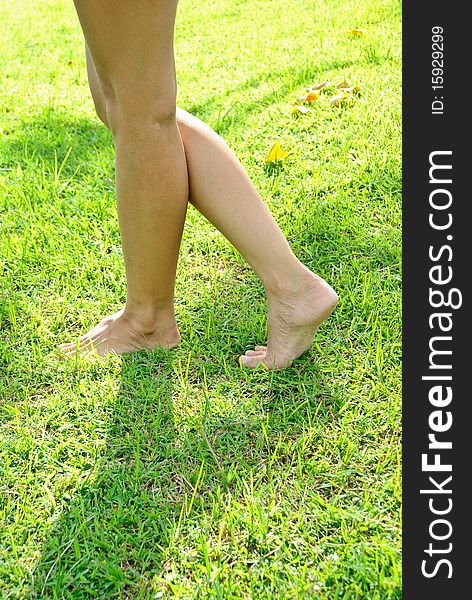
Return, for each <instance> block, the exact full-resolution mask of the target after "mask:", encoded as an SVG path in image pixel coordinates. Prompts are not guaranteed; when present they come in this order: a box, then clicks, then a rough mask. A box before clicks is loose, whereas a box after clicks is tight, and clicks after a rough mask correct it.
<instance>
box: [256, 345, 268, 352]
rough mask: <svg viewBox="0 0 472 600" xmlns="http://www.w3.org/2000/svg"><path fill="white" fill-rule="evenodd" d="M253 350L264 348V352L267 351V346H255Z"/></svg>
mask: <svg viewBox="0 0 472 600" xmlns="http://www.w3.org/2000/svg"><path fill="white" fill-rule="evenodd" d="M254 350H264V352H267V346H256V347H255V348H254Z"/></svg>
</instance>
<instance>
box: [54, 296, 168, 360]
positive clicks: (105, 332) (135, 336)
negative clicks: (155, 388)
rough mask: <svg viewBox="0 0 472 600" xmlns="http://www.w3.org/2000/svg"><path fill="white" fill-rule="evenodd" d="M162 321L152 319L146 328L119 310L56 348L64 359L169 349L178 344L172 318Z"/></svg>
mask: <svg viewBox="0 0 472 600" xmlns="http://www.w3.org/2000/svg"><path fill="white" fill-rule="evenodd" d="M162 321H163V322H159V321H158V320H157V321H154V320H153V322H152V325H150V323H149V322H146V321H145V320H144V319H140V318H138V317H130V316H129V315H127V314H126V313H125V309H124V308H122V309H121V310H119V311H118V312H117V313H115V314H113V315H111V316H109V317H105V319H103V320H102V321H100V323H99V324H98V325H96V326H95V327H94V328H93V329H91V330H90V331H89V332H88V333H87V334H86V335H84V336H82V337H81V338H79V340H78V341H75V342H70V343H68V344H61V345H60V346H59V348H60V350H61V351H62V352H63V353H64V354H65V355H66V356H71V357H73V356H75V355H76V353H77V352H79V353H80V354H84V353H89V352H93V353H95V352H96V353H97V354H98V355H99V356H105V355H106V354H125V353H128V352H135V351H136V350H142V349H153V348H157V347H162V348H173V347H174V346H177V344H178V343H179V342H180V334H179V330H178V329H177V325H176V323H175V319H174V318H173V316H172V317H170V318H169V317H167V318H166V319H165V320H164V319H163V320H162Z"/></svg>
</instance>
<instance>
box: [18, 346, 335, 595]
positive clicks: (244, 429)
mask: <svg viewBox="0 0 472 600" xmlns="http://www.w3.org/2000/svg"><path fill="white" fill-rule="evenodd" d="M184 371H185V368H184ZM205 373H208V377H207V376H206V375H205ZM232 373H234V375H233V379H234V378H235V377H237V373H238V370H237V369H233V370H232ZM202 374H203V377H202ZM227 376H228V373H227V372H226V371H225V370H224V369H223V368H222V367H219V366H215V365H213V366H209V368H208V369H206V368H205V367H204V366H203V367H202V366H200V367H197V373H194V374H192V373H190V374H187V375H186V374H185V373H183V372H182V371H181V366H180V364H176V358H175V357H174V356H173V353H170V354H169V353H166V352H160V351H158V352H155V353H153V354H150V353H146V352H141V353H137V354H135V355H133V356H125V357H122V369H121V383H120V388H119V390H118V392H117V394H116V396H115V398H114V399H113V403H112V404H111V405H110V413H111V414H110V418H109V421H108V423H107V430H106V436H105V439H106V441H105V444H104V446H103V448H102V449H101V450H100V451H99V454H100V457H99V458H98V460H97V462H96V463H95V464H94V465H90V475H88V476H87V477H86V478H85V479H84V481H83V483H82V484H81V485H80V487H79V489H77V491H76V492H75V493H74V494H73V497H72V498H71V500H70V502H69V503H68V504H66V505H65V506H64V508H63V511H62V513H61V516H60V517H59V519H58V521H57V522H56V523H55V524H54V526H53V527H52V529H51V530H50V531H49V532H48V533H47V539H46V540H45V543H44V545H43V549H42V552H41V557H40V559H39V562H38V563H37V564H36V566H35V567H34V569H33V571H32V585H31V588H30V597H31V598H103V599H109V598H110V599H111V598H137V597H149V596H148V595H147V594H149V593H150V591H151V589H156V588H157V587H158V586H161V589H166V588H165V584H164V587H162V585H163V584H162V578H165V577H166V575H167V574H168V573H169V572H170V571H171V570H172V569H173V568H174V561H175V567H176V569H177V570H180V572H181V574H183V573H182V570H183V569H185V568H187V569H190V570H191V569H192V568H195V569H196V572H198V571H199V567H198V565H199V564H200V565H201V564H205V558H204V555H203V554H202V555H197V556H196V555H195V545H196V544H197V548H198V537H199V535H204V534H205V529H206V530H207V532H208V530H210V529H211V530H213V532H214V531H215V529H216V530H217V529H218V527H219V522H220V519H221V517H222V514H223V512H224V504H225V502H226V501H225V500H224V498H225V497H226V499H228V497H231V491H232V489H233V486H234V485H235V486H236V490H237V491H236V492H235V493H236V495H237V496H238V495H240V494H241V488H243V487H244V483H243V482H244V481H247V480H249V478H250V473H254V472H257V471H258V469H259V470H260V469H261V467H262V466H263V465H265V464H266V463H267V462H268V461H269V459H270V455H271V452H273V450H274V448H275V447H276V445H277V443H280V440H281V439H283V438H284V437H289V436H292V437H293V435H294V433H295V432H294V428H293V425H294V419H293V417H290V416H287V412H286V410H287V409H286V406H283V404H284V399H283V397H282V396H283V394H284V393H287V377H286V375H283V374H281V375H280V376H276V378H275V381H274V382H272V383H274V384H275V385H274V386H273V387H272V386H271V382H270V380H267V381H266V384H265V385H267V386H268V387H269V388H271V387H272V391H271V390H270V389H269V390H267V389H266V390H265V391H266V401H267V400H268V401H269V402H270V407H268V409H269V411H270V413H271V420H273V422H274V424H273V426H272V427H268V426H267V422H266V421H265V419H264V418H262V416H261V415H257V414H254V413H252V414H251V412H252V411H251V410H248V411H241V410H239V409H235V412H231V411H230V412H229V413H228V414H224V415H223V416H222V415H221V414H220V415H218V414H216V412H215V411H214V407H213V406H212V405H211V404H210V403H207V404H206V406H205V410H204V411H203V414H201V415H199V417H197V418H196V419H194V420H193V423H194V425H193V426H190V427H188V428H186V429H185V430H184V429H183V428H182V427H177V426H176V421H177V419H176V418H175V412H176V410H179V411H181V410H189V408H191V405H192V403H193V399H192V397H186V398H182V397H179V396H178V394H181V393H182V389H184V388H185V386H182V377H184V378H185V377H188V378H189V380H193V382H194V384H198V381H199V380H200V379H202V381H200V385H201V387H202V388H206V389H207V390H210V391H211V390H214V389H216V388H217V387H218V384H219V382H220V381H221V380H222V379H224V378H225V377H227ZM277 377H279V378H280V383H281V385H280V390H279V389H278V387H279V386H278V385H277ZM240 379H241V380H242V381H241V383H242V384H244V377H243V376H240ZM295 380H296V379H295V378H293V381H292V383H291V384H290V385H293V386H294V388H295V387H296V385H297V384H296V383H295ZM256 385H257V384H256ZM319 386H320V383H319V382H318V383H315V381H313V382H312V383H311V384H308V385H307V387H308V388H309V389H307V390H305V391H306V397H307V398H308V397H310V398H311V401H310V404H311V405H312V409H313V407H315V408H316V405H317V404H318V403H319V402H322V401H323V397H322V395H321V394H320V389H319ZM267 392H268V393H267ZM285 400H286V399H285ZM291 402H293V403H294V404H293V406H291V407H290V408H291V409H292V408H293V409H296V408H297V403H296V400H291ZM197 404H199V403H198V402H197ZM327 405H328V407H329V406H330V408H331V409H332V410H334V412H335V413H336V412H337V408H336V406H335V403H332V404H330V401H329V399H328V401H327ZM200 406H201V402H200ZM332 410H330V411H329V412H330V415H329V416H328V415H326V418H332V417H333V412H332ZM179 420H182V419H179ZM184 420H185V419H184ZM264 422H265V424H266V426H267V429H266V433H265V434H264V433H263V430H264ZM195 423H197V425H195ZM320 426H321V425H320ZM297 429H298V432H297V435H299V434H300V428H299V427H297ZM227 493H229V495H228V494H227ZM58 503H59V504H63V503H64V499H63V498H61V499H60V500H58ZM209 521H211V523H210V524H209ZM199 531H200V532H201V533H198V532H199ZM248 536H249V537H248V539H247V540H246V542H245V544H247V546H248V547H249V548H251V544H252V542H251V540H250V539H249V538H250V532H248ZM254 551H255V552H256V554H257V548H254ZM262 554H263V550H261V555H262ZM229 559H230V557H226V560H229ZM187 576H188V573H187ZM190 578H191V575H190ZM167 589H168V588H167ZM141 594H142V596H141Z"/></svg>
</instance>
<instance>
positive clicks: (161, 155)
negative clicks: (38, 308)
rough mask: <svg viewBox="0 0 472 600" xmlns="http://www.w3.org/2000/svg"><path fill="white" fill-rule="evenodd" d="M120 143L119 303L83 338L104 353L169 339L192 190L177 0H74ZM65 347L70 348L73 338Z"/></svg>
mask: <svg viewBox="0 0 472 600" xmlns="http://www.w3.org/2000/svg"><path fill="white" fill-rule="evenodd" d="M75 4H76V8H77V13H78V15H79V19H80V22H81V25H82V28H83V30H84V34H85V39H86V40H87V45H88V48H89V49H90V52H91V55H92V56H93V61H94V65H95V68H96V72H97V74H98V78H99V82H100V88H101V91H102V93H103V102H104V106H105V111H106V115H107V122H108V123H109V125H110V128H111V131H112V133H113V137H114V141H115V149H116V195H117V205H118V217H119V223H120V232H121V240H122V245H123V255H124V260H125V269H126V280H127V300H126V306H125V307H124V309H122V310H121V311H119V312H118V313H116V314H114V315H112V316H111V317H107V318H106V319H104V320H103V321H101V322H100V323H99V324H98V325H97V326H96V327H95V328H94V329H92V330H91V331H90V332H89V333H88V334H87V335H85V336H83V337H82V338H81V339H80V342H79V347H80V349H84V350H87V349H89V348H90V347H91V346H93V347H95V348H96V350H97V352H98V353H99V354H100V355H103V354H106V353H110V352H112V353H118V354H119V353H122V352H130V351H132V350H136V349H138V348H149V347H155V346H157V345H160V346H166V347H170V346H174V345H176V344H177V343H178V342H179V340H180V336H179V332H178V330H177V326H176V323H175V317H174V307H173V298H174V284H175V272H176V265H177V258H178V252H179V246H180V240H181V236H182V230H183V224H184V220H185V213H186V207H187V198H188V176H187V166H186V161H185V154H184V149H183V145H182V140H181V138H180V134H179V130H178V127H177V124H176V119H175V110H176V106H175V97H176V81H175V67H174V53H173V31H174V20H175V11H176V5H177V0H134V1H133V2H129V1H128V0H100V1H97V0H75ZM61 349H62V350H63V351H64V352H66V353H67V354H74V353H75V351H76V343H74V342H73V343H71V344H63V345H62V346H61Z"/></svg>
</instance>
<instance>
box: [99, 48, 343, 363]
mask: <svg viewBox="0 0 472 600" xmlns="http://www.w3.org/2000/svg"><path fill="white" fill-rule="evenodd" d="M87 69H88V76H89V83H90V88H91V91H92V96H93V99H94V102H95V107H96V110H97V114H98V115H99V117H100V118H101V120H102V121H103V122H104V123H105V125H107V126H108V123H107V116H106V113H105V110H104V101H103V94H102V93H101V90H100V86H99V82H98V79H97V75H96V71H95V67H94V64H93V60H92V58H91V56H90V54H89V52H88V51H87ZM177 125H178V127H179V131H180V135H181V138H182V141H183V144H184V148H185V154H186V160H187V169H188V177H189V200H190V202H191V203H192V204H194V206H195V207H196V208H197V209H198V210H199V211H200V212H201V213H202V214H203V215H204V216H205V217H207V218H208V220H209V221H211V222H212V223H213V224H214V225H215V226H216V227H217V228H218V229H219V230H220V231H221V232H222V233H223V234H224V235H225V237H226V238H227V239H228V240H229V241H230V242H231V243H232V244H233V245H234V246H235V247H236V248H237V249H238V251H239V252H240V253H241V254H242V255H243V256H244V258H245V259H246V260H247V261H248V262H249V264H250V265H251V266H252V268H253V269H254V270H255V272H256V274H257V275H258V276H259V278H260V279H261V281H262V282H263V284H264V287H265V289H266V292H267V296H268V301H269V317H268V334H269V339H268V346H267V347H266V346H259V347H256V350H254V351H248V352H247V353H246V355H244V356H243V357H241V362H242V363H243V364H244V365H245V366H248V367H255V366H257V365H258V364H259V363H261V362H264V364H266V365H267V366H269V367H272V366H275V367H282V366H287V365H288V364H290V362H291V361H292V360H293V359H294V358H296V357H297V356H299V355H300V354H301V353H302V352H304V351H305V350H306V349H307V348H308V347H309V346H310V345H311V343H312V341H313V338H314V334H315V333H316V330H317V328H318V326H319V325H320V323H321V322H322V321H323V320H324V319H325V318H327V317H328V316H329V314H330V313H331V312H332V311H333V310H334V307H335V306H336V303H337V296H336V294H335V292H334V291H333V290H332V288H331V287H330V286H329V285H328V284H327V283H326V282H325V281H324V280H322V279H321V278H319V277H317V276H316V275H314V274H313V273H311V272H310V271H309V270H308V269H307V268H306V267H305V266H303V265H302V263H301V262H300V261H299V260H298V259H297V258H296V256H295V255H294V254H293V252H292V250H291V249H290V246H289V245H288V242H287V240H286V239H285V237H284V235H283V233H282V231H281V230H280V228H279V227H278V225H277V223H276V222H275V220H274V218H273V217H272V215H271V214H270V212H269V210H268V209H267V207H266V205H265V204H264V202H263V201H262V199H261V197H260V195H259V194H258V192H257V190H256V189H255V187H254V185H253V184H252V182H251V180H250V179H249V177H248V175H247V174H246V172H245V170H244V168H243V167H242V165H241V163H240V162H239V160H238V159H237V157H236V156H235V155H234V153H233V152H232V151H231V150H230V148H229V147H228V146H227V144H226V143H225V142H224V141H223V139H222V138H221V137H220V136H218V135H217V134H216V133H215V132H214V131H213V130H212V129H211V128H210V127H208V126H207V125H205V124H204V123H203V122H202V121H201V120H200V119H198V118H196V117H194V116H192V115H190V114H189V113H187V112H186V111H184V110H182V109H179V108H177Z"/></svg>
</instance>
